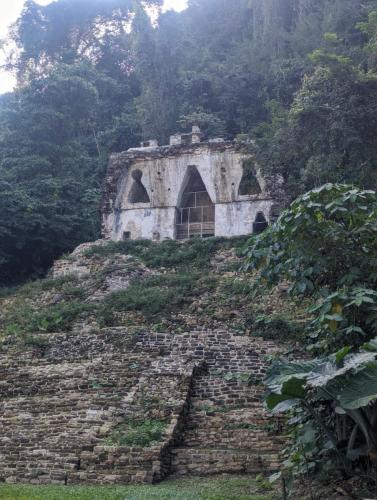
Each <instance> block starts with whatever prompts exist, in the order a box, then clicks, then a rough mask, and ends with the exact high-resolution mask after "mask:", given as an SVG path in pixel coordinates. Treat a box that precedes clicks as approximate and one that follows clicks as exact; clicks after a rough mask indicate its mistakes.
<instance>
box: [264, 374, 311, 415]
mask: <svg viewBox="0 0 377 500" xmlns="http://www.w3.org/2000/svg"><path fill="white" fill-rule="evenodd" d="M304 385H305V379H299V378H295V377H291V378H290V379H289V380H287V381H286V382H284V383H283V384H282V386H281V390H280V393H279V394H276V393H273V394H270V395H269V396H267V398H266V403H267V407H268V409H270V410H273V409H276V408H277V407H278V406H279V410H277V411H286V410H289V409H291V408H293V406H294V405H295V404H296V403H295V402H294V400H297V399H303V398H304V396H305V389H304ZM282 403H285V404H284V405H283V404H282Z"/></svg>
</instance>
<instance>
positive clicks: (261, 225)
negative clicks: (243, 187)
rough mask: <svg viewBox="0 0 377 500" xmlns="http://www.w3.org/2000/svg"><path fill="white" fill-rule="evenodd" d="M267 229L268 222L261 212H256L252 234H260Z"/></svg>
mask: <svg viewBox="0 0 377 500" xmlns="http://www.w3.org/2000/svg"><path fill="white" fill-rule="evenodd" d="M267 228H268V222H267V220H266V217H265V216H264V213H263V212H258V213H257V215H256V217H255V221H254V223H253V233H255V234H258V233H262V232H263V231H264V230H265V229H267Z"/></svg>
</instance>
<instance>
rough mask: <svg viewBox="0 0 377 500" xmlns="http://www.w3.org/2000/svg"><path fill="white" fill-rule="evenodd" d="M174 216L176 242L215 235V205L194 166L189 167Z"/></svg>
mask: <svg viewBox="0 0 377 500" xmlns="http://www.w3.org/2000/svg"><path fill="white" fill-rule="evenodd" d="M184 185H185V187H184V190H183V193H182V195H181V197H180V198H181V199H180V200H179V202H178V207H177V214H176V237H177V240H185V239H188V238H195V237H198V238H209V237H210V236H214V235H215V205H214V204H213V203H212V200H211V198H210V196H209V194H208V192H207V189H206V187H205V185H204V182H203V180H202V178H201V176H200V173H199V172H198V169H197V168H196V167H195V166H190V167H189V169H188V172H187V176H186V179H185V183H184Z"/></svg>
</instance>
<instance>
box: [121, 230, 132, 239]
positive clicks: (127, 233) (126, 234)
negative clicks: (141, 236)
mask: <svg viewBox="0 0 377 500" xmlns="http://www.w3.org/2000/svg"><path fill="white" fill-rule="evenodd" d="M129 239H131V231H124V233H123V240H129Z"/></svg>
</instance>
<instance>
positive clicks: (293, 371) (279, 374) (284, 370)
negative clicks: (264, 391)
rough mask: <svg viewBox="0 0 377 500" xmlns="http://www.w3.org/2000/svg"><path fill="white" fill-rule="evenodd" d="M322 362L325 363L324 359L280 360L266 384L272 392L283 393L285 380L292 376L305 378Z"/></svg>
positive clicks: (270, 373) (274, 366)
mask: <svg viewBox="0 0 377 500" xmlns="http://www.w3.org/2000/svg"><path fill="white" fill-rule="evenodd" d="M321 363H323V360H318V359H314V360H311V361H303V362H297V363H286V362H284V361H279V362H277V363H275V364H274V365H273V367H272V369H271V370H270V372H269V374H268V376H267V378H266V379H265V384H266V385H267V387H268V388H269V389H270V391H271V392H273V393H276V394H282V392H283V391H282V386H283V384H284V383H285V382H287V381H289V380H290V379H291V378H296V379H300V380H305V379H306V378H307V376H308V374H309V373H310V372H311V371H313V370H315V368H317V367H318V366H319V365H320V364H321Z"/></svg>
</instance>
